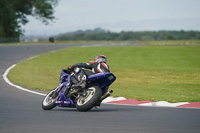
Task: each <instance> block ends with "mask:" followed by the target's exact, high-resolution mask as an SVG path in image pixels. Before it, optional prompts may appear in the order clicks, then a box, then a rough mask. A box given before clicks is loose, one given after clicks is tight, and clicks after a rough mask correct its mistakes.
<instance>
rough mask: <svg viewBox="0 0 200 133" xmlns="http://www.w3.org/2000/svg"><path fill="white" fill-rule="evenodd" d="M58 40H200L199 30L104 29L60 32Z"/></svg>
mask: <svg viewBox="0 0 200 133" xmlns="http://www.w3.org/2000/svg"><path fill="white" fill-rule="evenodd" d="M55 38H56V40H85V41H87V40H94V41H99V40H105V41H115V40H200V32H199V31H184V30H180V31H140V32H139V31H138V32H133V31H121V32H118V33H116V32H110V31H106V30H102V29H99V28H98V29H94V30H86V31H82V30H79V31H76V32H72V33H66V34H60V35H58V36H56V37H55Z"/></svg>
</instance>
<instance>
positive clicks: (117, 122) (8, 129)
mask: <svg viewBox="0 0 200 133" xmlns="http://www.w3.org/2000/svg"><path fill="white" fill-rule="evenodd" d="M69 46H72V45H30V46H28V45H23V46H0V73H1V76H0V133H200V110H199V109H187V108H167V107H141V106H123V105H108V104H103V105H102V106H101V107H100V108H99V109H98V110H97V109H92V110H91V111H89V112H78V111H77V110H76V109H74V108H60V107H56V108H55V109H53V110H50V111H44V110H42V108H41V102H42V99H43V96H40V95H36V94H32V93H28V92H24V91H22V90H18V89H17V88H14V87H11V86H9V85H8V84H7V83H6V82H5V81H4V80H3V76H2V75H3V73H4V72H5V70H6V69H7V68H8V67H10V66H11V65H12V64H15V63H18V62H20V61H22V60H24V59H27V58H30V57H32V56H35V55H38V54H41V53H44V52H48V51H52V50H56V49H60V48H64V47H69ZM76 46H79V45H76Z"/></svg>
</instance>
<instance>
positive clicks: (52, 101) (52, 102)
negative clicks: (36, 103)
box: [42, 89, 57, 110]
mask: <svg viewBox="0 0 200 133" xmlns="http://www.w3.org/2000/svg"><path fill="white" fill-rule="evenodd" d="M56 98H57V90H56V89H54V90H52V91H51V92H49V93H48V94H47V95H46V97H45V98H44V100H43V102H42V108H43V109H44V110H51V109H53V108H54V107H55V106H56Z"/></svg>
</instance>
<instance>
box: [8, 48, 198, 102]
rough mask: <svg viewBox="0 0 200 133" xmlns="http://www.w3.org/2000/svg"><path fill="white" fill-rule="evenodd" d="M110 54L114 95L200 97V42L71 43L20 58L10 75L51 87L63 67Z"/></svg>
mask: <svg viewBox="0 0 200 133" xmlns="http://www.w3.org/2000/svg"><path fill="white" fill-rule="evenodd" d="M99 54H104V55H106V56H107V57H108V65H109V66H110V69H111V71H112V72H113V73H114V74H115V75H116V77H117V80H116V81H115V82H114V83H113V85H111V87H110V89H113V90H114V96H124V97H126V98H136V99H138V100H152V101H162V100H165V101H168V102H185V101H187V102H199V101H200V46H142V47H140V46H138V47H132V46H127V47H117V46H116V47H71V48H66V49H62V50H58V51H56V52H50V53H46V54H42V55H39V56H37V57H35V58H32V59H29V60H26V61H23V62H20V63H19V64H18V65H17V66H16V67H15V68H14V69H12V70H11V72H10V73H9V75H8V78H9V79H10V80H11V81H12V82H14V83H15V84H18V85H21V86H23V87H26V88H32V89H40V90H47V91H49V90H51V89H53V88H54V87H56V86H57V85H58V79H59V74H60V71H61V69H63V68H67V66H69V65H72V64H75V63H79V62H88V61H91V60H93V59H94V57H96V55H99Z"/></svg>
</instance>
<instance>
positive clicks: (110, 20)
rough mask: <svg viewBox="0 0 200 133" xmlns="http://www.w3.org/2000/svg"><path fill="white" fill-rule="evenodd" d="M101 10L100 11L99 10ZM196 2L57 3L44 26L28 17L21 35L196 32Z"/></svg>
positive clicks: (123, 0) (198, 17) (198, 16)
mask: <svg viewBox="0 0 200 133" xmlns="http://www.w3.org/2000/svg"><path fill="white" fill-rule="evenodd" d="M102 7H103V8H102ZM199 7H200V1H199V0H176V1H174V0H167V1H160V0H151V1H149V0H141V1H136V0H119V1H115V0H109V1H107V0H102V1H93V0H84V1H78V0H74V1H70V0H61V1H60V2H59V3H58V6H57V7H55V14H54V16H55V17H56V18H57V19H55V20H54V21H53V23H50V25H48V26H45V25H43V24H42V22H40V21H38V20H36V19H35V18H33V17H31V16H28V20H29V21H30V22H29V23H28V24H26V25H25V26H22V28H23V29H24V30H25V33H24V34H25V35H26V36H27V35H28V36H29V35H41V36H44V35H47V36H50V35H57V34H63V33H68V32H74V31H77V30H87V29H95V28H97V27H100V28H102V29H105V30H109V31H111V32H120V31H134V32H135V31H159V30H166V31H169V30H184V31H190V30H194V31H199V30H200V14H199V12H200V8H199Z"/></svg>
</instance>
